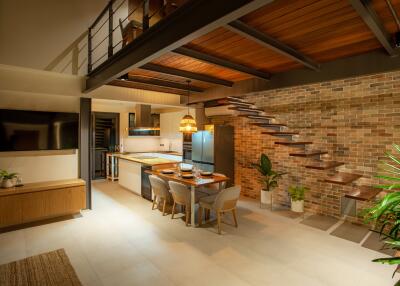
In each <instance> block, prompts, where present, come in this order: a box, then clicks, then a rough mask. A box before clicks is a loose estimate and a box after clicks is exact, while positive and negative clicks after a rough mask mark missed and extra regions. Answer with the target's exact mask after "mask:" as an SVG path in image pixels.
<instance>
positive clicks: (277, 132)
mask: <svg viewBox="0 0 400 286" xmlns="http://www.w3.org/2000/svg"><path fill="white" fill-rule="evenodd" d="M262 134H268V135H298V134H299V132H285V131H266V132H262Z"/></svg>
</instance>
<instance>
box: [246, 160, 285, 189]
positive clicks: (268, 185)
mask: <svg viewBox="0 0 400 286" xmlns="http://www.w3.org/2000/svg"><path fill="white" fill-rule="evenodd" d="M252 166H253V167H254V168H256V169H257V171H258V172H259V173H260V174H261V183H262V184H263V185H264V187H263V190H264V191H267V192H269V191H272V189H273V188H275V187H277V186H278V179H279V178H280V177H281V176H282V174H281V173H278V172H275V171H273V170H272V163H271V160H270V159H269V158H268V156H267V155H265V154H261V157H260V161H259V163H258V164H252Z"/></svg>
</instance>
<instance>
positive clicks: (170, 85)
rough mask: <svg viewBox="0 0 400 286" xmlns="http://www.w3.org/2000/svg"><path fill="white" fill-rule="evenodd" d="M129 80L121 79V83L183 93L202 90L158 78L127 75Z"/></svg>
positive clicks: (201, 90)
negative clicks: (150, 86) (138, 84)
mask: <svg viewBox="0 0 400 286" xmlns="http://www.w3.org/2000/svg"><path fill="white" fill-rule="evenodd" d="M128 78H129V79H121V81H127V82H136V83H141V84H148V85H154V86H159V87H164V88H172V89H179V90H184V91H191V92H203V91H204V89H202V88H200V87H197V86H193V85H191V86H189V85H187V84H182V83H179V82H174V81H168V80H162V79H158V78H152V77H141V76H134V75H129V77H128Z"/></svg>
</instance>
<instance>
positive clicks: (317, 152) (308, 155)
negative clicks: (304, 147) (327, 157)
mask: <svg viewBox="0 0 400 286" xmlns="http://www.w3.org/2000/svg"><path fill="white" fill-rule="evenodd" d="M324 154H328V152H326V151H309V152H302V153H289V156H293V157H304V158H306V157H313V156H318V155H324Z"/></svg>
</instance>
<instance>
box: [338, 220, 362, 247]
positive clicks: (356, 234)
mask: <svg viewBox="0 0 400 286" xmlns="http://www.w3.org/2000/svg"><path fill="white" fill-rule="evenodd" d="M368 233H369V229H368V227H366V226H363V225H359V224H354V223H351V222H344V223H342V224H341V225H340V226H339V227H338V228H336V229H335V230H334V231H332V232H331V235H333V236H336V237H340V238H342V239H346V240H349V241H352V242H355V243H360V242H361V241H362V240H363V239H364V238H365V237H366V235H367V234H368Z"/></svg>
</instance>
